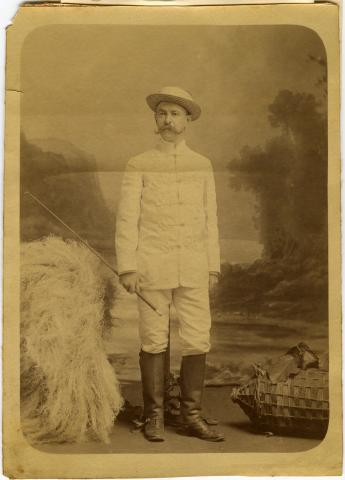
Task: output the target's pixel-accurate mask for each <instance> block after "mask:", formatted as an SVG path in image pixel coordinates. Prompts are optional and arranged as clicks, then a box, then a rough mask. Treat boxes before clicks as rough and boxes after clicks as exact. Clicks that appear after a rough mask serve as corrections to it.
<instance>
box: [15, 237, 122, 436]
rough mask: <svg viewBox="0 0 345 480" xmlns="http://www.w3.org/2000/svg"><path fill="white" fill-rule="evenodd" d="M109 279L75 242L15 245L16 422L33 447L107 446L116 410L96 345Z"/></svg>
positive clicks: (118, 400)
mask: <svg viewBox="0 0 345 480" xmlns="http://www.w3.org/2000/svg"><path fill="white" fill-rule="evenodd" d="M110 275H111V274H110ZM109 279H110V278H109V274H108V273H107V272H106V271H105V268H104V267H103V265H102V264H101V263H100V261H99V260H98V259H97V258H96V257H95V256H94V255H93V254H92V253H91V252H90V251H89V250H88V249H87V248H86V247H84V246H83V245H81V244H79V243H77V242H74V241H63V240H62V239H60V238H57V237H48V238H45V239H43V240H39V241H34V242H31V243H26V244H23V245H22V248H21V404H22V408H21V414H22V427H23V431H24V433H25V435H26V436H27V438H28V439H29V440H30V441H31V442H33V443H40V442H51V441H53V442H63V441H65V442H82V441H86V440H90V439H97V440H101V441H103V442H109V433H110V431H111V428H112V425H113V422H114V420H115V418H116V416H117V414H118V412H119V410H120V409H121V406H122V404H123V400H122V397H121V393H120V389H119V385H118V382H117V378H116V375H115V372H114V370H113V368H112V367H111V365H110V363H109V362H108V360H107V357H106V354H105V351H104V348H103V341H102V333H103V327H104V325H103V318H104V315H103V314H104V294H105V291H106V288H107V282H109Z"/></svg>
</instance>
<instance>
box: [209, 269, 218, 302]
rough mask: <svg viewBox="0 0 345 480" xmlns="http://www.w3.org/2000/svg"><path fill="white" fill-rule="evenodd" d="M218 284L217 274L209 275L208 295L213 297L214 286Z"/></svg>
mask: <svg viewBox="0 0 345 480" xmlns="http://www.w3.org/2000/svg"><path fill="white" fill-rule="evenodd" d="M217 284H218V275H217V273H210V274H209V279H208V288H209V291H210V295H212V296H214V293H215V290H216V286H217Z"/></svg>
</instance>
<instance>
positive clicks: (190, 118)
mask: <svg viewBox="0 0 345 480" xmlns="http://www.w3.org/2000/svg"><path fill="white" fill-rule="evenodd" d="M191 121H192V115H191V114H190V113H188V115H187V122H191Z"/></svg>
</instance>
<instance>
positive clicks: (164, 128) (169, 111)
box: [155, 102, 191, 142]
mask: <svg viewBox="0 0 345 480" xmlns="http://www.w3.org/2000/svg"><path fill="white" fill-rule="evenodd" d="M155 119H156V124H157V127H158V133H159V134H160V136H161V137H162V138H163V140H166V141H167V142H175V141H176V140H177V139H178V138H179V137H180V136H181V135H183V133H184V131H185V130H186V127H187V123H188V122H189V121H190V119H191V118H190V115H189V114H188V112H187V111H186V110H185V109H184V108H183V107H181V106H180V105H177V104H176V103H170V102H161V103H160V104H159V105H158V106H157V109H156V113H155Z"/></svg>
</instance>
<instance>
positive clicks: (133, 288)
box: [120, 272, 140, 293]
mask: <svg viewBox="0 0 345 480" xmlns="http://www.w3.org/2000/svg"><path fill="white" fill-rule="evenodd" d="M120 284H121V285H122V286H123V287H124V288H125V289H126V290H127V292H129V293H135V292H140V281H139V276H138V274H137V272H128V273H123V274H122V275H120Z"/></svg>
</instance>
